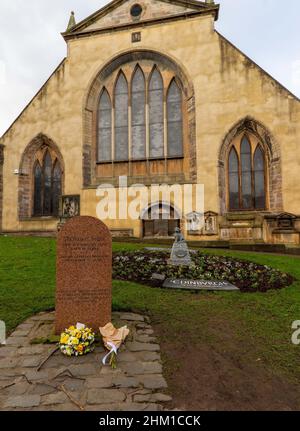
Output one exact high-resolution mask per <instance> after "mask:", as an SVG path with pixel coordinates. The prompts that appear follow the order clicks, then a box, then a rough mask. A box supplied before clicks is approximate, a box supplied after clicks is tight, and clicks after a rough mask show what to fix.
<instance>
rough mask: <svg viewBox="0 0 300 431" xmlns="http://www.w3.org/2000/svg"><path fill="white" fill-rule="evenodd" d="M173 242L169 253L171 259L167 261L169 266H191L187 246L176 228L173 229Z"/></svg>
mask: <svg viewBox="0 0 300 431" xmlns="http://www.w3.org/2000/svg"><path fill="white" fill-rule="evenodd" d="M174 236H175V241H174V244H173V247H172V251H171V258H170V259H169V260H168V264H169V265H191V264H192V260H191V256H190V252H189V249H188V245H187V243H186V241H185V239H184V237H183V235H182V233H181V231H180V229H179V228H178V227H177V228H176V229H175V235H174Z"/></svg>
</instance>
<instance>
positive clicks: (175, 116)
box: [167, 79, 183, 157]
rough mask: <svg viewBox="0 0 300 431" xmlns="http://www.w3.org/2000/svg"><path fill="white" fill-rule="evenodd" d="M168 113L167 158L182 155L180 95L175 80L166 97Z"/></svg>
mask: <svg viewBox="0 0 300 431" xmlns="http://www.w3.org/2000/svg"><path fill="white" fill-rule="evenodd" d="M167 111H168V156H170V157H177V156H182V154H183V130H182V95H181V90H180V88H179V87H178V85H177V83H176V81H175V79H173V81H172V82H171V85H170V87H169V90H168V95H167Z"/></svg>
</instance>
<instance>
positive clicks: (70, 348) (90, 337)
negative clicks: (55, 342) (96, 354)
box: [59, 323, 95, 356]
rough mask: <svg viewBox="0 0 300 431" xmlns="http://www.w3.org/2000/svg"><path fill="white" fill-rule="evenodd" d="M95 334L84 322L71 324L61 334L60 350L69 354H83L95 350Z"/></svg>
mask: <svg viewBox="0 0 300 431" xmlns="http://www.w3.org/2000/svg"><path fill="white" fill-rule="evenodd" d="M94 341H95V334H94V332H93V331H92V330H91V329H90V328H86V326H85V325H83V324H82V323H77V325H76V326H70V327H69V328H68V329H66V330H65V331H64V332H63V333H62V334H61V336H60V342H59V348H60V351H61V352H62V353H63V354H64V355H67V356H82V355H86V354H87V353H89V352H92V351H93V350H94V345H93V343H94Z"/></svg>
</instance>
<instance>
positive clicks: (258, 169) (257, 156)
mask: <svg viewBox="0 0 300 431" xmlns="http://www.w3.org/2000/svg"><path fill="white" fill-rule="evenodd" d="M254 200H255V208H256V209H264V208H265V205H266V191H265V157H264V153H263V150H262V149H261V147H260V146H259V145H258V146H257V148H256V150H255V153H254Z"/></svg>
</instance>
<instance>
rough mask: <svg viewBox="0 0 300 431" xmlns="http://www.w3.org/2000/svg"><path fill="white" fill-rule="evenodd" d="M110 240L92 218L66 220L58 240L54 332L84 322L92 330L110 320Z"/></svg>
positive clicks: (97, 221) (99, 222) (109, 235)
mask: <svg viewBox="0 0 300 431" xmlns="http://www.w3.org/2000/svg"><path fill="white" fill-rule="evenodd" d="M111 290H112V240H111V234H110V232H109V230H108V228H107V227H106V225H105V224H104V223H102V222H101V221H100V220H98V219H96V218H93V217H88V216H84V217H74V218H72V219H70V220H69V221H67V223H66V224H65V225H64V226H63V228H62V229H61V231H60V232H59V233H58V239H57V261H56V307H55V310H56V313H55V331H56V333H57V334H59V333H61V332H62V331H64V330H65V328H68V327H69V326H70V325H76V323H77V322H80V323H84V324H85V325H87V326H88V327H91V328H93V330H94V331H96V332H98V331H99V326H105V325H106V324H107V323H109V322H110V321H111V301H112V298H111V294H112V293H111Z"/></svg>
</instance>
